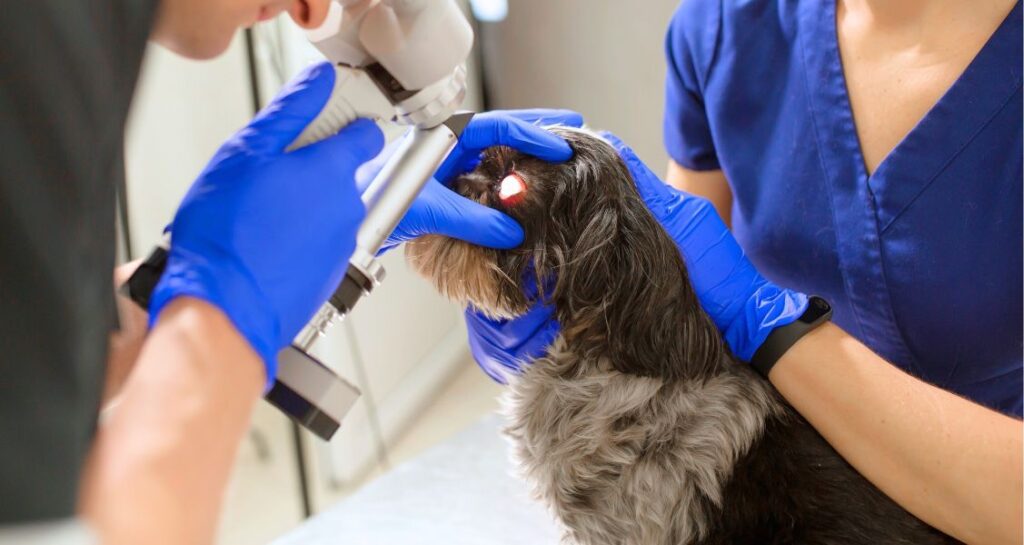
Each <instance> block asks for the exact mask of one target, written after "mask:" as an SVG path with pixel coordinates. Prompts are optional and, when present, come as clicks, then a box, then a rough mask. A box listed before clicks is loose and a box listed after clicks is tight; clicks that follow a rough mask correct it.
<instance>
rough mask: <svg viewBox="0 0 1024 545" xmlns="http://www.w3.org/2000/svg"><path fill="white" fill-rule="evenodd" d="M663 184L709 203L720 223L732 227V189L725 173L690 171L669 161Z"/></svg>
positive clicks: (719, 171) (718, 171)
mask: <svg viewBox="0 0 1024 545" xmlns="http://www.w3.org/2000/svg"><path fill="white" fill-rule="evenodd" d="M665 182H666V183H668V185H670V186H672V187H674V188H676V189H679V190H682V191H685V192H687V193H690V194H691V195H697V196H700V197H704V198H705V199H707V200H709V201H711V204H712V205H714V207H715V211H716V212H718V215H719V216H720V217H721V218H722V221H723V222H725V224H726V225H728V226H730V227H731V226H732V188H731V187H730V186H729V180H728V179H727V178H726V177H725V172H723V171H721V170H705V171H698V170H690V169H688V168H686V167H684V166H682V165H680V164H679V163H677V162H675V161H673V160H669V162H668V172H667V173H666V175H665Z"/></svg>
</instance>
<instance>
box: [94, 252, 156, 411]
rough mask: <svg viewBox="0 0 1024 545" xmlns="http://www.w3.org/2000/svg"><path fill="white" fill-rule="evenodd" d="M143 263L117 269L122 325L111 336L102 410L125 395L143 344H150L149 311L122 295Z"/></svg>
mask: <svg viewBox="0 0 1024 545" xmlns="http://www.w3.org/2000/svg"><path fill="white" fill-rule="evenodd" d="M141 263H142V260H141V259H136V260H135V261H131V262H129V263H124V264H122V265H118V266H117V267H116V268H114V293H116V294H117V295H116V301H117V315H118V322H120V323H119V327H118V329H117V331H112V332H111V333H110V342H109V349H108V352H107V373H106V379H105V383H104V385H103V398H102V406H106V405H107V404H109V403H110V402H111V401H112V400H113V399H114V398H115V397H117V395H118V394H119V393H120V392H121V388H122V386H124V383H125V381H126V380H128V375H129V374H130V373H131V371H132V369H133V368H134V367H135V361H136V360H137V359H138V358H139V352H141V351H142V343H143V341H145V340H146V332H147V331H146V330H147V327H146V322H147V321H148V319H149V318H148V317H147V315H146V311H145V310H143V309H142V308H140V307H139V305H137V304H135V302H133V301H132V300H131V299H129V298H128V297H127V296H125V295H122V294H121V293H120V292H119V291H118V288H120V287H121V286H122V285H123V284H124V283H125V282H126V281H127V280H128V278H129V277H131V275H132V273H133V272H135V269H137V268H138V267H139V264H141Z"/></svg>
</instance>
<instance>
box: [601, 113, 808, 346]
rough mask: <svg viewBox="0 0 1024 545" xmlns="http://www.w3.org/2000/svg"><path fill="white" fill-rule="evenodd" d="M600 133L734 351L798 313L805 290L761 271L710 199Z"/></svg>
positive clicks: (761, 339)
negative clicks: (671, 181)
mask: <svg viewBox="0 0 1024 545" xmlns="http://www.w3.org/2000/svg"><path fill="white" fill-rule="evenodd" d="M602 136H603V137H604V138H605V139H606V140H608V141H609V142H610V143H611V144H612V145H613V146H614V147H615V149H616V150H617V151H618V152H619V156H620V157H622V160H623V161H624V162H625V163H626V166H627V167H628V168H629V172H630V174H631V175H632V177H633V180H634V181H635V182H636V187H637V190H638V191H639V192H640V196H641V197H642V198H643V200H644V203H645V204H646V205H647V207H648V208H649V209H650V210H651V213H652V214H654V217H655V218H656V219H657V220H658V222H660V223H661V225H662V226H663V227H664V228H665V230H666V231H667V232H668V234H669V236H671V237H672V238H673V240H675V242H676V245H677V246H678V247H679V249H680V251H681V252H682V254H683V258H684V259H685V261H686V265H687V269H688V270H689V273H690V280H691V281H692V282H693V287H694V289H695V290H696V291H697V296H698V298H699V299H700V303H701V306H702V307H703V308H704V311H705V312H707V313H708V316H710V317H711V319H712V320H713V321H714V322H715V325H716V326H718V329H719V330H720V331H721V332H722V335H723V336H724V337H725V340H726V342H727V343H728V344H729V347H730V348H731V349H732V351H733V353H734V354H735V355H736V356H737V357H739V358H740V359H741V360H743V361H750V358H751V357H753V355H754V352H756V351H757V349H758V348H759V347H760V346H761V343H763V342H764V340H765V339H766V338H767V337H768V334H769V333H771V331H772V330H773V329H775V328H776V327H779V326H783V325H786V324H788V323H791V322H793V321H795V320H796V319H797V318H799V317H800V315H801V314H803V312H804V310H806V308H807V296H806V295H805V294H803V293H799V292H796V291H793V290H789V289H785V288H781V287H779V286H777V285H775V284H773V283H771V282H769V281H768V280H767V279H765V278H764V277H763V276H761V274H760V273H758V272H757V270H756V269H755V268H754V265H753V263H751V262H750V260H749V259H747V256H746V255H745V254H744V253H743V249H742V248H740V245H739V243H737V242H736V239H735V238H733V236H732V233H731V232H729V228H728V227H726V226H725V223H724V222H723V221H722V218H721V217H719V215H718V213H717V212H716V211H715V208H714V206H712V204H711V202H710V201H708V200H707V199H704V198H701V197H697V196H694V195H690V194H688V193H685V192H682V191H679V190H677V189H675V188H673V187H671V186H669V185H667V184H665V183H664V182H662V181H661V179H660V178H658V176H657V175H655V174H654V173H653V172H651V170H650V169H649V168H647V166H646V165H644V164H643V162H641V161H640V159H639V158H638V157H637V156H636V154H635V153H633V150H631V149H630V148H629V146H627V145H625V144H624V143H623V142H622V141H621V140H619V139H618V137H616V136H615V135H613V134H610V133H602Z"/></svg>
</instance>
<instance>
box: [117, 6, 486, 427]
mask: <svg viewBox="0 0 1024 545" xmlns="http://www.w3.org/2000/svg"><path fill="white" fill-rule="evenodd" d="M306 34H307V38H309V40H310V41H311V42H312V43H313V45H314V46H316V47H317V49H319V50H320V52H321V53H323V54H324V55H325V56H326V57H327V59H328V60H330V61H331V62H332V63H333V64H334V67H335V70H336V72H337V73H336V78H335V85H334V89H333V91H332V94H331V97H330V99H328V101H327V103H326V104H325V106H324V108H323V109H322V110H321V112H320V114H319V115H318V116H317V117H316V119H314V120H313V122H312V123H310V125H309V126H308V127H307V128H306V129H305V130H304V131H303V132H302V134H300V135H299V137H298V138H297V139H296V140H295V142H294V143H292V145H291V146H289V150H291V149H296V148H300V147H302V146H305V145H308V144H310V143H313V142H317V141H320V140H322V139H324V138H326V137H328V136H331V135H333V134H335V133H337V132H338V131H339V130H340V129H341V128H343V127H344V126H345V125H347V124H349V123H350V122H352V121H353V120H355V119H356V118H359V117H367V118H371V119H374V120H375V121H376V122H377V123H378V124H380V125H382V126H387V125H392V126H393V125H395V124H397V125H404V126H406V127H408V130H407V131H406V132H405V134H404V136H402V137H401V138H402V140H401V142H400V143H398V144H397V146H398V147H397V149H396V150H395V152H394V153H393V155H391V157H390V158H389V159H388V161H387V162H386V163H385V165H384V167H383V168H382V169H381V171H380V173H379V174H377V176H376V177H375V178H374V179H373V181H372V182H371V183H370V185H369V186H368V187H367V189H366V190H365V191H364V192H363V196H362V199H363V202H364V204H365V206H366V218H365V220H364V221H363V223H362V224H361V225H360V227H359V231H358V233H357V235H356V249H355V252H354V253H353V255H352V257H351V259H350V260H349V266H348V270H347V272H346V274H345V278H344V279H343V280H342V282H341V284H340V285H339V286H338V288H337V289H336V290H335V292H334V294H333V295H332V296H331V297H330V299H329V300H328V301H327V302H325V303H324V304H323V306H322V307H321V308H320V310H319V311H317V313H316V314H315V315H314V316H313V318H312V319H311V320H310V322H309V324H308V325H307V326H306V327H305V328H304V329H303V331H301V332H300V333H299V335H298V336H297V337H296V339H295V341H294V342H293V343H292V344H291V346H288V347H286V348H285V349H284V350H282V351H281V352H280V353H279V354H278V374H277V379H276V381H275V382H274V384H273V386H272V387H271V388H270V390H269V391H268V392H267V394H266V395H265V396H264V397H265V398H266V399H267V401H269V402H271V403H272V404H274V405H275V406H276V407H277V408H279V409H280V410H281V411H283V412H284V413H286V414H288V415H289V416H290V417H291V418H293V419H294V420H296V421H297V422H298V423H299V424H301V425H302V426H304V427H305V428H307V429H309V430H310V431H312V432H313V433H314V434H316V435H317V436H319V437H321V438H322V439H324V440H328V439H330V438H331V437H332V436H333V435H334V433H335V431H337V429H338V427H339V426H340V425H341V419H342V418H343V417H344V416H345V414H346V413H347V412H348V411H349V409H351V408H352V406H353V405H354V404H355V402H356V400H357V399H358V397H359V395H360V392H359V390H358V389H357V388H356V387H355V386H353V385H351V384H349V383H348V382H347V381H345V380H344V379H342V378H341V377H339V376H338V375H337V374H335V373H334V372H333V371H332V370H331V369H330V368H328V367H327V366H325V365H324V364H322V363H321V362H319V361H318V360H317V359H316V358H314V357H313V356H311V355H310V354H309V353H308V351H309V349H310V348H311V347H312V345H313V343H314V342H315V341H316V339H318V338H319V337H320V336H321V335H322V334H323V333H324V331H325V330H326V329H327V328H328V327H329V326H330V324H331V323H333V322H334V321H336V320H338V319H340V318H342V317H344V316H345V315H346V314H347V313H348V312H350V311H351V310H352V308H353V307H354V306H355V304H356V302H358V301H359V299H361V298H362V297H363V296H364V295H367V294H369V293H370V292H371V291H373V289H374V288H375V287H376V286H378V285H380V282H381V281H382V280H383V279H384V268H383V267H382V266H381V264H380V263H379V262H378V261H377V259H376V255H377V253H378V252H379V251H380V248H381V246H382V244H383V243H384V241H385V239H386V238H387V236H388V235H389V234H390V233H391V231H393V230H394V228H395V226H396V225H398V222H399V221H400V220H401V219H402V217H403V216H404V215H405V213H406V211H407V210H408V209H409V206H410V205H411V204H412V202H413V200H415V198H416V196H417V195H418V194H419V192H420V190H421V189H422V188H423V186H424V184H426V183H427V182H428V181H429V180H430V179H431V177H432V176H433V174H434V172H435V171H436V170H437V168H438V167H439V166H440V165H441V163H442V162H443V161H444V160H445V158H447V156H448V154H449V153H450V152H451V151H452V149H453V148H454V147H455V145H456V143H457V142H458V139H459V137H460V136H461V134H462V130H463V129H464V128H465V126H466V124H467V123H468V122H469V120H470V118H471V117H472V114H471V113H468V112H467V113H457V112H456V110H457V109H458V108H459V107H460V106H461V104H462V100H463V98H464V97H465V91H466V70H465V66H464V62H465V59H466V58H467V57H468V55H469V53H470V49H471V48H472V44H473V32H472V29H471V28H470V26H469V23H468V22H467V21H466V19H465V17H464V16H463V14H462V12H461V11H460V10H459V8H458V6H456V4H455V2H454V0H335V1H334V2H332V4H331V5H330V9H329V10H328V14H327V18H326V20H325V22H324V24H323V25H321V26H320V27H319V28H317V29H314V30H311V31H309V32H307V33H306ZM388 132H389V131H385V134H388ZM171 237H173V233H172V234H171ZM171 243H173V240H171V241H168V240H167V239H165V240H164V244H163V245H162V246H159V247H157V248H156V249H154V250H153V252H152V253H151V254H150V255H149V256H148V257H147V259H146V260H145V261H144V262H143V264H142V265H141V266H140V267H139V268H138V269H137V270H136V272H135V273H134V274H133V275H132V277H131V278H129V280H128V281H127V282H126V283H125V285H124V286H122V291H124V292H125V293H126V294H127V295H128V296H129V297H131V298H132V300H133V301H135V302H136V303H138V304H139V305H141V306H142V307H143V308H148V305H149V296H150V294H151V293H152V291H153V288H154V287H155V286H156V284H157V282H158V281H159V280H160V276H161V275H162V274H163V270H164V267H165V266H166V262H167V248H168V246H169V244H171Z"/></svg>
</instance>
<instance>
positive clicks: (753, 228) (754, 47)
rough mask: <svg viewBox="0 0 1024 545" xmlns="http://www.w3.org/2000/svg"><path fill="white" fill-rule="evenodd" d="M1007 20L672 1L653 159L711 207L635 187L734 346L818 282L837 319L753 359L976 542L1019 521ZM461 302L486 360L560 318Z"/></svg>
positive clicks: (1015, 217)
mask: <svg viewBox="0 0 1024 545" xmlns="http://www.w3.org/2000/svg"><path fill="white" fill-rule="evenodd" d="M1021 27H1022V23H1021V6H1020V4H1019V3H1015V2H1008V1H992V2H971V1H949V2H925V1H917V0H906V1H902V2H873V1H853V0H849V1H847V0H839V1H837V2H836V1H826V2H820V1H810V0H808V1H797V2H770V1H763V2H731V1H724V2H723V1H716V0H684V1H683V2H682V4H681V6H680V8H679V9H678V11H677V13H676V15H675V17H674V18H673V20H672V22H671V24H670V27H669V30H668V35H667V39H666V49H667V56H668V59H667V60H668V62H667V78H666V80H667V84H666V111H665V144H666V149H667V151H668V153H669V155H670V156H671V158H672V163H671V164H670V168H669V176H668V181H670V182H671V183H673V184H674V185H676V186H678V187H681V188H683V189H685V190H687V191H690V192H691V193H693V194H698V195H704V196H706V197H708V198H709V199H710V200H711V201H712V202H713V203H714V205H715V208H717V210H718V212H719V213H721V215H722V216H723V217H724V218H725V222H723V221H722V220H720V219H719V218H718V214H715V211H714V210H713V209H712V208H711V206H710V205H708V204H707V203H708V201H706V200H703V199H698V198H696V197H694V196H691V195H688V194H684V193H671V192H669V191H668V190H664V191H649V192H647V194H645V200H647V202H648V205H649V207H650V208H651V210H652V212H654V214H655V215H656V216H657V217H658V219H659V220H660V221H661V222H662V224H663V225H664V226H665V227H666V229H667V230H668V231H669V232H670V234H672V235H673V236H674V237H675V239H676V241H677V243H679V245H680V248H681V250H682V251H683V253H684V255H685V257H686V258H687V264H688V266H689V268H690V271H691V275H692V278H693V280H694V283H695V287H697V289H698V291H699V292H701V302H702V304H703V305H704V308H705V310H706V311H707V312H708V314H709V315H710V316H711V317H712V318H713V319H714V320H715V322H716V324H718V325H719V327H720V328H721V330H722V332H723V334H724V336H725V338H726V340H727V341H728V342H729V344H730V346H731V347H732V349H733V351H734V352H735V353H736V354H737V355H738V356H740V357H741V358H743V359H750V358H751V357H753V355H754V354H755V353H756V352H757V350H758V349H759V348H760V347H761V346H762V343H764V342H765V339H767V338H768V337H769V335H770V334H771V333H772V332H773V331H775V330H776V329H777V328H782V327H785V326H788V325H790V324H792V323H794V322H796V321H797V319H798V318H799V317H801V316H803V315H805V313H806V312H808V311H807V310H806V309H807V304H806V301H807V298H806V296H805V295H804V294H816V295H819V296H821V297H822V298H823V299H824V300H826V301H828V302H829V303H831V306H832V308H833V309H834V314H833V316H832V324H834V325H832V324H828V323H826V324H825V325H821V326H820V327H817V328H814V329H812V330H810V331H809V332H806V335H805V336H804V337H803V338H801V339H800V340H799V341H798V342H796V343H795V344H793V345H791V347H790V349H789V350H788V351H786V352H785V353H784V354H783V355H782V356H781V357H780V358H778V359H777V364H776V365H775V367H774V368H772V370H771V374H770V375H769V378H770V380H771V381H772V382H773V384H774V385H775V386H776V387H777V388H778V389H779V391H780V392H781V393H782V394H783V395H784V396H785V397H786V398H787V400H788V401H789V402H790V403H791V404H792V405H793V406H794V407H795V408H796V409H797V410H798V411H800V412H801V413H802V414H803V415H804V416H805V417H806V418H807V419H808V420H809V421H810V422H811V424H813V425H814V426H815V427H816V428H817V429H818V431H819V432H821V433H822V434H823V435H824V436H825V438H826V439H827V440H829V442H830V443H831V444H832V445H833V446H834V447H835V448H836V449H837V451H839V452H840V454H842V455H843V456H844V457H845V458H846V459H847V460H848V461H849V462H851V463H852V464H853V466H854V467H856V468H857V469H858V471H860V472H861V473H862V474H864V475H865V476H866V477H867V478H868V479H870V480H871V481H872V482H873V483H874V484H875V485H877V486H878V487H879V488H881V489H882V490H883V491H884V492H885V493H886V494H888V495H889V496H890V497H892V498H893V499H894V500H896V501H897V502H898V503H899V504H900V505H901V506H903V507H904V508H906V509H908V510H909V511H911V512H913V513H914V514H915V515H917V516H918V517H919V518H921V519H923V520H925V521H927V522H929V523H930V524H932V525H933V526H936V527H938V528H939V529H941V530H943V531H944V532H946V533H949V534H951V535H953V536H954V537H957V538H959V539H961V540H964V541H967V542H972V543H1014V542H1016V543H1019V542H1020V539H1021V491H1022V472H1021V462H1020V451H1021V446H1022V445H1021V443H1022V434H1021V423H1020V421H1019V420H1017V419H1016V418H1013V417H1019V416H1020V415H1021V409H1022V382H1021V381H1022V363H1021V348H1022V344H1024V343H1022V327H1024V321H1022V310H1021V300H1022V292H1021V279H1022V250H1021V239H1022V207H1021V197H1022V195H1021V181H1022V180H1021V177H1022V154H1021V146H1022V128H1021V127H1022V112H1021V73H1022V69H1021V65H1022V59H1021V34H1022V32H1021ZM631 166H632V167H633V169H632V170H633V173H634V177H638V178H646V177H653V176H654V175H653V174H650V172H649V170H647V169H646V167H644V166H643V165H636V164H634V165H631ZM648 186H649V187H656V186H655V185H648ZM730 222H731V227H732V233H734V234H735V237H736V239H737V240H733V237H732V234H730V232H729V230H727V225H728V224H729V223H730ZM737 242H738V244H737ZM741 248H742V250H741ZM744 253H745V254H746V255H744ZM779 286H785V287H787V288H791V289H784V288H781V287H779ZM469 322H470V325H471V327H470V330H471V332H472V333H473V335H474V338H473V339H471V346H472V347H473V348H474V353H475V355H476V356H477V359H478V361H480V362H481V364H482V365H484V366H485V367H487V366H502V367H513V368H514V367H516V366H517V365H519V362H520V361H522V360H523V359H528V357H529V356H531V355H534V354H536V353H537V352H538V350H539V347H540V346H543V345H544V344H546V342H548V341H550V339H551V338H552V336H553V333H552V332H553V331H554V329H555V328H556V327H557V325H556V324H553V323H552V322H551V320H550V319H549V315H548V313H547V312H546V311H545V309H544V308H542V307H538V308H535V309H533V310H532V311H531V312H530V313H529V314H527V315H526V316H525V317H524V318H522V319H519V320H516V321H513V322H509V323H495V322H490V321H488V320H486V319H485V318H484V317H482V316H474V315H470V316H469ZM1007 415H1008V416H1007Z"/></svg>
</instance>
